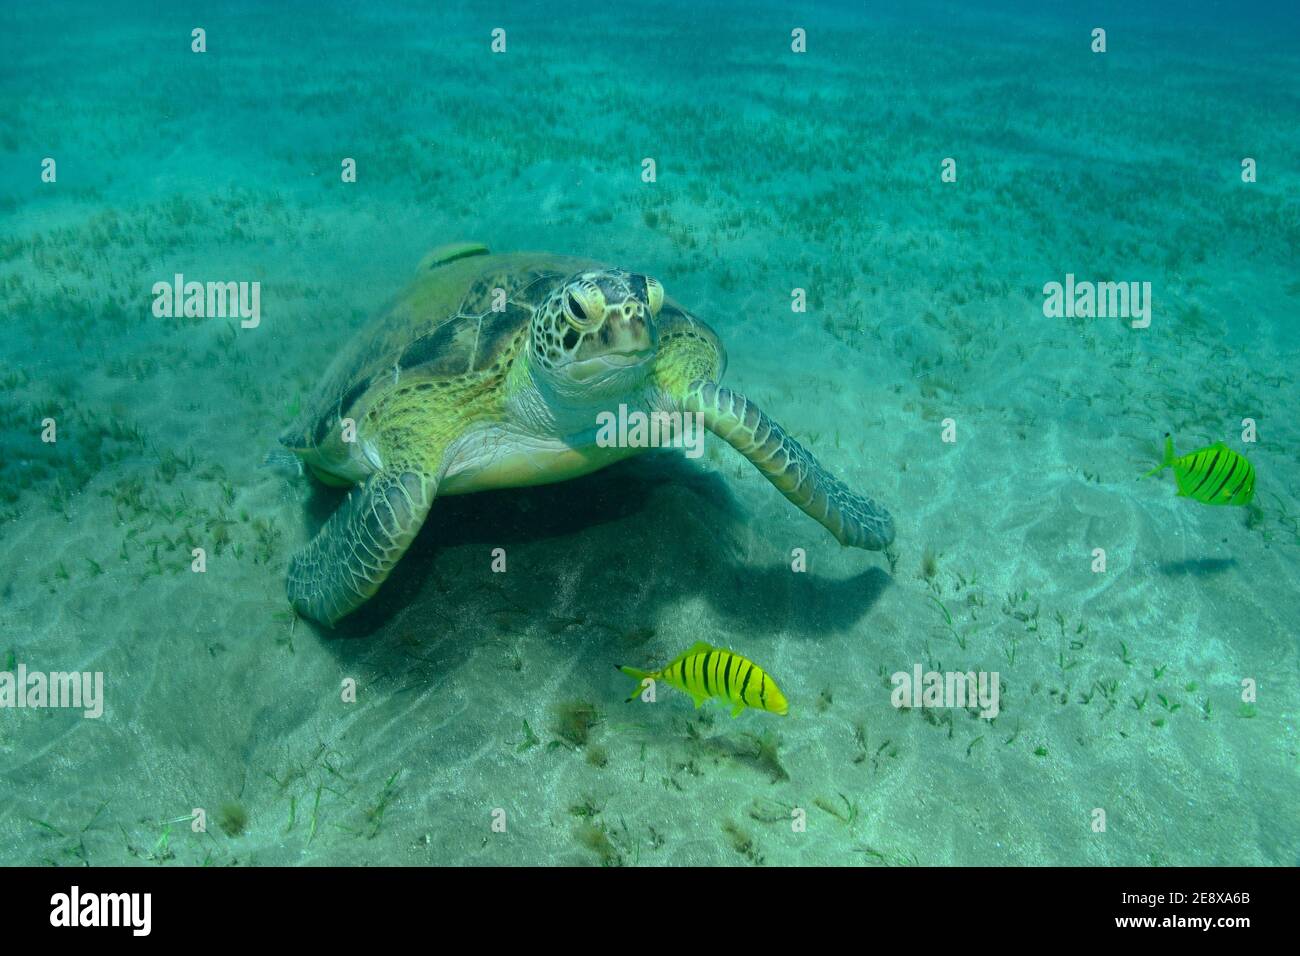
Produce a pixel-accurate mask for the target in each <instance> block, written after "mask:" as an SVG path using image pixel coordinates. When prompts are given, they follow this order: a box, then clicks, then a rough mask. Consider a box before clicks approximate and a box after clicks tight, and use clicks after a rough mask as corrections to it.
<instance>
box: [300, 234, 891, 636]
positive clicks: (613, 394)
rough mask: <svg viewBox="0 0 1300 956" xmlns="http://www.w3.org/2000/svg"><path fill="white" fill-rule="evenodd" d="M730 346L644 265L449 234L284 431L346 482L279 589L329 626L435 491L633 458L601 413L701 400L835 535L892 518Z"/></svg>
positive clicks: (731, 437) (706, 412)
mask: <svg viewBox="0 0 1300 956" xmlns="http://www.w3.org/2000/svg"><path fill="white" fill-rule="evenodd" d="M725 367H726V353H725V351H724V350H723V348H722V343H721V342H719V341H718V337H717V335H715V334H714V332H713V330H712V329H710V328H709V327H708V326H707V325H705V324H704V323H703V322H701V321H700V320H699V319H697V318H695V317H694V316H693V315H691V314H690V313H689V312H687V311H686V310H685V309H684V308H682V306H681V305H679V304H678V303H677V302H675V301H673V299H671V298H670V297H668V296H666V295H665V294H664V289H663V286H662V285H660V284H659V282H658V281H657V280H655V279H652V278H650V277H649V276H645V275H640V274H637V273H631V272H626V271H624V270H622V269H615V268H610V267H607V266H604V265H601V264H600V263H597V262H592V261H588V260H584V259H573V258H566V257H561V256H553V255H547V254H544V253H514V254H510V255H490V254H489V253H488V250H487V248H486V247H485V246H482V245H479V244H476V243H455V244H452V245H447V246H441V247H439V248H437V249H435V250H433V252H431V253H429V255H427V256H426V257H425V259H424V261H423V262H422V263H421V264H420V268H419V269H418V270H417V273H416V278H415V281H414V282H413V283H412V284H411V285H410V286H409V287H408V288H407V289H406V290H405V291H404V292H403V293H401V294H400V295H399V296H398V297H397V298H396V299H394V300H393V301H392V302H390V303H389V304H388V305H387V306H386V307H385V308H384V309H382V310H381V311H380V313H379V315H378V316H376V317H375V319H374V320H373V321H372V322H371V323H370V325H369V326H368V327H367V328H366V329H365V330H364V331H363V332H362V333H361V334H360V335H359V336H358V337H357V339H356V340H355V341H354V342H353V344H352V346H351V348H350V349H348V350H347V351H345V352H343V353H342V354H340V356H339V357H338V358H337V359H336V360H335V362H334V363H333V364H332V365H331V367H330V369H329V371H328V372H327V373H326V376H325V379H324V383H323V385H322V387H321V390H320V391H319V393H318V394H317V397H316V399H315V400H314V401H313V402H311V403H310V404H308V405H307V406H306V407H305V408H304V409H303V412H302V414H301V415H300V416H299V418H298V421H297V422H296V423H295V424H294V426H293V427H292V428H290V429H289V430H288V431H287V432H286V433H285V434H284V435H283V436H281V439H280V440H281V442H282V443H283V444H284V445H285V446H286V447H288V448H289V449H290V450H292V451H293V452H294V453H295V454H297V455H298V456H299V457H300V458H301V459H302V461H303V462H304V464H305V465H306V466H307V468H308V469H309V470H310V471H311V472H312V474H314V475H315V476H316V477H317V478H319V479H320V480H321V481H324V482H326V483H328V484H334V485H345V486H347V485H354V486H356V487H355V489H354V490H353V491H352V492H351V493H350V494H349V496H348V498H347V501H346V502H344V504H343V505H342V506H341V507H340V508H339V509H338V510H337V511H336V512H335V513H334V514H333V515H331V516H330V518H329V520H328V521H326V522H325V524H324V526H323V527H322V528H321V529H320V532H319V533H318V534H317V535H316V537H315V538H314V539H313V540H312V541H311V542H310V543H309V544H308V545H307V546H306V547H305V548H303V549H302V550H301V551H299V552H298V553H297V554H296V555H295V556H294V557H293V560H292V561H291V562H290V565H289V576H288V583H287V590H288V595H289V600H290V602H291V603H292V604H293V606H294V608H295V609H296V610H297V611H298V612H299V613H301V614H303V615H305V616H307V617H310V618H312V619H314V620H317V621H320V622H322V623H325V624H328V625H333V624H335V623H337V622H338V621H339V620H340V619H342V618H343V617H345V616H346V615H347V614H349V613H351V612H352V611H354V610H355V609H356V608H357V607H359V606H360V605H361V604H363V603H364V602H365V601H366V600H367V599H369V598H370V597H371V596H372V595H373V594H374V593H375V592H376V591H377V590H378V589H379V586H380V585H381V584H382V583H383V582H384V579H385V578H386V577H387V576H388V573H389V572H390V571H391V570H392V568H393V566H394V565H395V564H396V563H397V561H398V560H399V559H400V558H401V556H402V554H403V553H404V552H405V551H406V549H407V547H408V546H409V545H410V543H411V541H412V540H413V539H414V538H415V535H416V532H418V531H419V529H420V525H421V524H422V523H423V522H424V519H425V516H426V515H427V514H428V513H429V508H430V506H431V505H432V504H433V500H434V498H435V496H437V495H454V494H466V493H469V492H474V491H482V490H485V489H489V488H518V487H524V486H528V485H537V484H546V483H549V482H555V481H564V480H566V479H569V478H574V477H577V476H579V475H585V474H587V473H589V472H592V471H595V470H597V469H599V468H603V467H605V466H606V465H609V464H611V463H613V462H615V461H618V460H620V459H622V458H626V457H628V456H630V455H634V454H636V453H638V452H640V451H642V450H643V449H642V448H638V447H601V446H600V445H598V444H597V441H596V435H597V432H598V416H599V415H600V414H601V413H602V412H613V413H617V412H618V411H619V406H620V405H623V406H626V409H627V412H628V413H631V412H638V411H639V412H644V413H647V414H649V413H653V412H669V413H672V412H697V413H699V414H700V415H701V417H702V419H703V422H704V424H705V426H706V427H707V428H708V429H709V430H710V431H711V432H713V434H715V435H717V436H719V437H720V438H722V439H724V440H725V441H726V442H728V443H729V444H730V445H731V446H732V447H733V448H735V449H736V450H737V451H739V452H740V453H741V454H742V455H744V456H745V457H746V458H748V459H749V460H750V462H752V463H753V465H754V467H755V468H757V469H758V470H759V471H760V472H761V473H762V474H763V476H764V477H766V478H767V479H768V481H770V482H771V483H772V484H773V485H775V486H776V487H777V489H778V490H779V491H780V492H781V493H782V494H783V495H785V496H786V497H787V498H788V499H789V500H790V501H791V502H793V503H794V504H795V505H796V506H797V507H798V508H800V509H801V510H803V511H804V512H805V513H807V514H808V515H809V516H810V517H812V518H814V519H815V520H817V521H819V522H820V523H821V524H823V525H824V526H825V527H826V529H827V530H828V531H830V533H831V534H833V535H834V536H835V538H836V539H837V540H838V541H839V542H840V543H841V544H844V545H848V546H850V547H855V548H866V549H869V550H873V551H878V550H881V549H883V548H885V547H887V546H888V545H889V543H890V542H891V541H893V539H894V522H893V519H892V518H891V517H890V516H889V513H888V512H887V511H885V509H884V508H882V507H881V506H880V505H878V504H877V503H876V502H874V501H872V500H871V499H869V498H865V497H863V496H861V495H858V494H856V493H855V492H853V491H851V490H850V489H849V488H848V487H847V486H846V485H845V484H844V483H843V482H841V481H840V480H839V479H838V478H836V477H834V476H833V475H831V474H830V472H828V471H826V469H824V468H823V467H822V466H821V464H820V463H818V461H817V459H815V458H814V457H813V456H812V454H811V453H810V452H808V451H807V449H805V448H804V447H803V446H802V445H800V444H799V443H798V442H797V441H795V440H794V439H793V438H791V437H790V436H789V435H787V434H786V433H785V431H784V430H783V429H782V428H781V426H779V425H777V424H776V423H775V422H774V421H772V420H771V419H770V418H768V417H767V415H765V414H764V413H763V412H762V411H760V410H759V408H758V407H757V406H756V405H755V404H754V403H753V402H751V401H749V400H748V399H747V398H745V396H743V395H741V394H740V393H738V392H733V391H732V390H731V389H728V388H724V387H723V386H721V385H719V384H718V382H719V380H720V379H721V378H722V373H723V370H724V369H725Z"/></svg>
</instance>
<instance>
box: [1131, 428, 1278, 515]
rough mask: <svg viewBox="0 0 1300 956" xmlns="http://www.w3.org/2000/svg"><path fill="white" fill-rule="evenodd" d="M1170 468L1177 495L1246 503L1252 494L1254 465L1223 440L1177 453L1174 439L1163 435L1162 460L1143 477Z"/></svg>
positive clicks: (1210, 502) (1203, 500) (1209, 501)
mask: <svg viewBox="0 0 1300 956" xmlns="http://www.w3.org/2000/svg"><path fill="white" fill-rule="evenodd" d="M1166 468H1172V469H1173V470H1174V480H1175V482H1176V483H1177V485H1178V497H1180V498H1192V499H1194V500H1195V501H1199V502H1201V503H1202V504H1207V505H1248V504H1250V500H1251V498H1253V497H1255V469H1254V467H1253V466H1252V465H1251V463H1250V462H1248V461H1247V460H1246V459H1245V457H1244V456H1242V455H1239V454H1238V453H1237V452H1235V451H1233V450H1232V449H1231V448H1229V447H1228V446H1227V445H1225V444H1224V443H1223V442H1216V443H1215V444H1213V445H1210V446H1208V447H1206V448H1201V449H1199V450H1198V451H1194V452H1190V453H1188V454H1186V455H1182V456H1180V457H1175V456H1174V440H1173V439H1172V438H1171V437H1170V436H1169V435H1168V434H1166V435H1165V460H1164V461H1163V462H1161V463H1160V467H1158V468H1153V469H1152V470H1151V471H1148V472H1147V473H1146V474H1145V475H1143V476H1142V477H1143V478H1150V477H1151V476H1152V475H1154V474H1157V473H1159V472H1162V471H1164V470H1165V469H1166Z"/></svg>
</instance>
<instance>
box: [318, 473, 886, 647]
mask: <svg viewBox="0 0 1300 956" xmlns="http://www.w3.org/2000/svg"><path fill="white" fill-rule="evenodd" d="M764 491H765V492H770V493H771V494H773V495H777V492H776V491H775V489H769V488H764ZM339 500H340V495H339V493H337V492H333V491H329V490H326V489H318V491H317V493H316V494H315V495H313V499H312V501H311V502H310V503H309V506H308V507H309V511H310V512H311V514H312V517H313V520H314V521H315V522H316V523H317V524H319V523H323V522H324V520H325V519H326V518H327V517H328V516H329V513H330V512H331V511H332V510H333V509H334V508H335V507H336V506H337V504H338V502H339ZM781 504H782V506H783V507H792V506H789V505H786V504H785V502H781ZM753 520H755V518H754V516H752V515H750V514H748V512H747V510H746V509H745V508H744V507H743V506H742V505H741V504H740V503H739V502H737V500H736V499H735V497H734V496H733V494H732V491H731V488H730V486H729V483H728V481H727V480H726V479H725V478H724V477H723V476H721V475H719V474H717V473H716V472H714V471H709V470H703V469H699V468H697V467H696V466H695V465H694V464H693V463H691V462H689V461H687V460H685V459H684V458H683V457H682V456H680V455H676V454H672V453H665V454H652V455H643V456H640V457H639V458H637V459H633V460H631V461H627V462H623V463H621V464H618V465H615V466H612V467H610V468H607V469H605V470H603V471H600V472H597V473H595V474H593V475H588V476H586V477H584V478H580V479H576V480H573V481H568V482H563V483H560V484H554V485H543V486H540V487H536V488H524V489H510V490H503V491H490V492H481V493H478V494H472V495H461V496H455V497H447V498H439V499H438V500H437V501H436V502H435V504H434V508H433V511H432V512H431V513H430V516H429V519H428V521H426V522H425V526H424V528H423V529H421V532H420V534H419V536H418V537H417V538H416V540H415V543H414V544H413V545H412V547H411V550H410V551H409V552H408V553H407V554H406V556H405V557H404V558H403V559H402V560H401V562H399V563H398V565H397V567H396V568H395V569H394V571H393V573H392V575H391V576H390V577H389V579H388V581H387V582H385V584H384V586H383V588H382V589H381V590H380V592H379V593H378V594H377V595H376V596H375V597H374V598H373V599H372V600H371V601H370V602H369V603H368V604H366V605H365V606H363V607H362V608H361V609H359V610H358V611H357V612H356V613H354V614H353V615H352V616H350V617H349V618H347V619H345V620H344V621H343V622H342V623H340V624H339V626H338V627H337V628H335V629H334V630H333V631H325V630H323V629H322V631H321V633H322V634H323V635H328V636H330V637H335V638H344V640H327V641H326V642H325V643H326V645H327V646H329V647H332V648H333V649H334V650H335V653H337V654H339V655H340V656H341V657H344V658H354V656H356V655H358V654H360V653H363V652H362V651H361V649H360V647H358V646H357V645H358V642H356V641H352V640H347V638H362V637H365V638H370V639H378V640H381V641H382V640H383V639H384V632H386V631H396V630H402V631H404V632H405V634H406V637H408V638H409V637H411V633H412V631H413V630H422V629H429V630H437V631H440V632H446V631H447V630H448V629H452V630H455V631H464V630H465V629H466V625H467V624H473V623H475V622H477V625H478V627H479V628H481V629H483V630H484V632H485V633H488V632H491V633H494V634H495V633H497V632H499V631H502V630H506V629H507V628H503V627H501V626H500V618H498V619H496V620H494V619H493V618H491V617H489V615H491V614H498V615H499V614H506V615H510V614H517V615H519V618H518V619H519V620H527V619H531V620H533V621H543V622H559V623H560V624H561V625H563V626H569V625H574V626H594V627H593V633H595V634H600V635H604V636H607V637H608V636H610V635H613V634H616V633H624V634H626V633H628V632H632V631H635V630H637V629H638V628H645V627H651V626H654V624H655V623H656V622H658V621H660V620H662V619H664V618H665V617H669V616H671V615H672V614H673V613H674V611H675V610H676V609H680V608H681V607H682V606H683V605H685V604H687V603H689V602H693V601H698V600H699V599H703V600H704V601H705V602H706V603H707V604H708V606H709V608H710V609H711V610H712V612H713V613H714V614H715V615H717V616H718V617H721V618H723V619H725V620H726V621H727V622H728V627H729V629H730V630H732V631H734V632H736V633H741V634H744V633H766V632H770V631H772V630H775V629H784V630H787V631H789V632H791V633H793V634H796V635H798V636H799V637H800V638H803V639H816V637H817V636H818V635H821V634H828V633H833V632H840V631H844V630H847V629H850V628H852V627H853V626H854V625H855V624H856V623H857V622H858V621H859V620H860V619H861V618H862V617H864V616H865V615H866V614H867V613H868V612H869V611H870V609H871V607H872V606H873V605H874V604H875V603H876V601H877V600H878V599H879V598H880V595H881V594H882V593H883V592H884V590H885V588H886V587H888V585H889V583H890V580H891V579H890V577H889V575H888V573H886V572H885V571H884V570H883V569H882V568H881V567H879V564H878V562H879V560H880V559H879V558H875V557H872V556H869V555H866V554H864V553H862V552H848V553H850V554H853V555H854V556H858V555H861V563H862V565H864V568H863V570H862V571H861V572H859V573H857V574H855V575H853V576H852V577H849V578H845V579H835V578H830V577H824V576H820V575H818V574H817V572H816V565H817V561H818V558H819V556H820V555H823V554H829V553H834V552H839V551H841V550H842V549H841V548H840V546H839V545H838V544H837V543H836V542H835V541H834V540H833V539H832V538H831V537H830V536H829V535H828V534H827V533H826V532H825V531H824V530H823V529H822V528H820V527H819V526H817V525H816V524H815V523H814V522H813V521H812V520H811V519H808V518H804V517H801V516H798V515H796V516H794V518H793V520H792V521H791V522H789V523H787V525H786V526H785V528H784V529H782V530H781V534H782V535H783V536H786V535H788V534H790V530H789V529H790V528H791V527H794V528H796V529H797V530H796V532H795V534H797V536H798V540H791V541H790V542H789V546H788V547H780V549H779V550H778V552H777V553H779V554H781V555H783V556H787V557H783V558H782V559H777V560H770V559H769V560H767V561H766V562H765V563H763V564H761V565H760V564H756V563H755V562H754V561H753V560H752V559H751V561H750V562H748V563H747V562H746V560H745V558H744V556H743V554H744V551H745V550H746V548H745V546H744V544H743V543H742V542H743V541H744V540H745V539H746V538H748V537H749V532H748V529H747V528H746V525H747V524H748V523H749V522H752V521H753ZM760 531H761V529H760ZM775 533H776V532H775V531H774V534H775ZM794 547H802V548H805V549H806V550H807V552H808V555H809V558H808V562H809V568H810V569H809V570H808V571H807V572H806V573H799V574H796V573H794V572H793V571H792V570H791V567H790V564H789V560H790V559H789V557H788V555H789V554H790V549H791V548H794ZM496 548H501V549H504V552H505V555H506V560H507V562H508V563H507V573H505V574H500V573H493V572H492V570H491V564H492V557H493V550H494V549H496ZM775 549H776V548H775V547H774V550H775ZM458 611H460V612H461V613H460V614H459V615H458V613H457V612H458ZM399 619H401V621H400V622H399ZM412 619H414V620H416V621H419V622H420V623H419V624H416V625H412V624H410V621H411V620H412ZM471 619H472V620H471ZM509 629H510V630H518V628H509ZM469 630H470V631H471V632H472V631H473V630H474V628H473V627H472V626H471V627H470V628H469ZM695 637H696V638H697V639H704V640H716V641H718V642H719V643H725V642H726V640H727V636H725V635H706V634H700V635H695ZM370 643H371V641H366V642H364V643H363V645H362V646H369V645H370ZM375 650H377V649H376V648H373V647H372V648H371V651H375ZM365 653H366V655H367V656H368V654H369V652H365Z"/></svg>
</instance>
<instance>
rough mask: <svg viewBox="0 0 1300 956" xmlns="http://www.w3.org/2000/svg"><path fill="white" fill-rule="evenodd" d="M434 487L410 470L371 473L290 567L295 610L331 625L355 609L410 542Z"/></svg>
mask: <svg viewBox="0 0 1300 956" xmlns="http://www.w3.org/2000/svg"><path fill="white" fill-rule="evenodd" d="M437 489H438V482H437V479H436V478H434V477H433V476H430V475H425V474H420V473H419V472H415V471H401V472H383V471H381V472H377V473H376V474H374V475H371V476H370V478H368V479H367V480H366V483H365V484H364V485H363V486H362V487H361V488H359V489H358V490H356V491H354V492H352V493H351V494H350V495H348V500H347V501H345V502H344V503H343V505H342V507H340V508H339V509H338V511H336V512H334V514H333V515H331V516H330V519H329V520H328V521H326V522H325V525H324V527H322V528H321V529H320V532H319V533H318V534H317V535H316V537H315V538H314V539H312V542H311V543H310V544H309V545H307V547H305V548H303V549H302V550H301V551H299V552H298V553H297V554H296V555H294V557H293V560H292V561H291V562H290V563H289V580H288V583H287V585H286V590H287V591H288V593H289V602H290V603H291V604H292V605H293V607H294V610H296V611H297V612H298V613H299V614H302V615H304V616H305V617H309V618H311V619H312V620H315V621H320V622H321V623H322V624H328V625H329V626H330V627H333V626H334V625H335V624H337V623H338V622H339V621H340V620H342V619H343V618H344V617H346V616H347V615H348V614H350V613H352V612H353V611H355V610H356V609H357V608H358V607H360V606H361V605H362V604H363V603H364V602H365V601H366V600H367V599H369V597H370V596H371V595H372V594H374V593H375V592H376V591H377V590H379V585H381V584H383V583H384V579H385V578H386V577H388V572H389V571H391V570H392V569H393V565H395V564H396V563H397V560H398V559H399V558H400V557H401V556H402V555H403V553H405V551H406V549H407V548H408V547H409V546H410V544H411V542H412V541H413V540H414V539H415V534H416V532H417V531H419V530H420V525H421V524H423V523H424V518H425V516H426V515H427V514H428V513H429V506H430V505H432V504H433V498H434V495H435V494H436V493H437Z"/></svg>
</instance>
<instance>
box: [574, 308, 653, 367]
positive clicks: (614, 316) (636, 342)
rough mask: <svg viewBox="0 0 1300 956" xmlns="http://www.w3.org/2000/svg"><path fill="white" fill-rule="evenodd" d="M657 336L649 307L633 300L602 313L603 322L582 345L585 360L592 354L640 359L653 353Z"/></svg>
mask: <svg viewBox="0 0 1300 956" xmlns="http://www.w3.org/2000/svg"><path fill="white" fill-rule="evenodd" d="M658 341H659V336H658V333H657V332H656V330H655V325H654V318H653V317H652V316H651V314H650V308H649V306H647V305H645V304H644V303H642V302H637V301H636V300H635V299H628V300H627V301H626V302H624V303H623V304H622V305H621V306H618V307H616V308H612V309H610V310H609V311H608V312H606V313H605V321H604V322H603V323H602V324H601V327H600V330H599V331H598V332H596V334H594V335H590V336H588V337H587V341H586V342H584V343H583V345H584V346H585V347H586V350H588V355H584V356H580V357H581V358H586V357H589V356H595V355H610V356H616V355H623V356H639V357H640V358H639V359H638V361H641V360H644V358H645V356H646V355H647V354H650V353H653V352H654V349H655V346H656V345H657V344H658Z"/></svg>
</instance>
